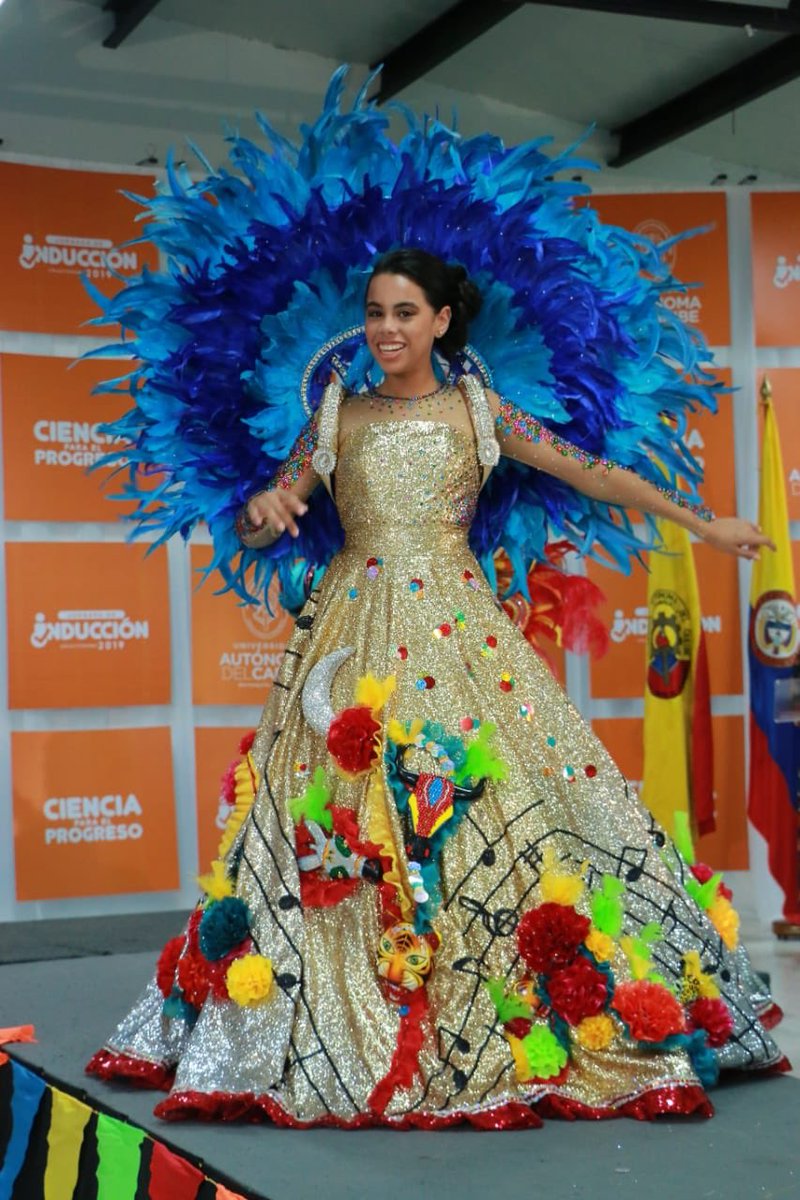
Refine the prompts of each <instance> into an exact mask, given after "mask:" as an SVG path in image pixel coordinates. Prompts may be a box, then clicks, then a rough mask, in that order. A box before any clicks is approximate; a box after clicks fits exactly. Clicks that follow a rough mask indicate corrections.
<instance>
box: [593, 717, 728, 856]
mask: <svg viewBox="0 0 800 1200" xmlns="http://www.w3.org/2000/svg"><path fill="white" fill-rule="evenodd" d="M711 725H712V730H713V738H714V806H715V809H716V814H717V828H716V830H715V832H714V833H709V834H707V835H706V836H705V837H702V838H699V839H698V842H697V857H698V858H699V859H701V860H702V861H704V862H707V863H708V864H709V865H710V866H712V867H713V868H714V869H715V870H716V869H719V870H721V871H742V870H746V869H747V866H748V863H749V860H748V852H747V812H746V809H745V797H744V720H743V718H742V717H736V716H730V717H712V719H711ZM592 729H593V730H594V732H595V733H596V734H597V736H598V737H599V738H600V741H601V742H602V743H603V745H604V746H606V748H607V749H608V751H609V753H610V754H611V757H612V758H613V759H614V761H615V762H616V764H617V766H618V767H619V769H620V770H621V771H622V773H623V775H624V776H625V777H626V779H629V780H630V781H631V783H633V785H634V786H635V787H636V788H637V790H639V791H641V780H642V755H643V746H642V720H641V718H640V717H603V718H595V720H593V721H592Z"/></svg>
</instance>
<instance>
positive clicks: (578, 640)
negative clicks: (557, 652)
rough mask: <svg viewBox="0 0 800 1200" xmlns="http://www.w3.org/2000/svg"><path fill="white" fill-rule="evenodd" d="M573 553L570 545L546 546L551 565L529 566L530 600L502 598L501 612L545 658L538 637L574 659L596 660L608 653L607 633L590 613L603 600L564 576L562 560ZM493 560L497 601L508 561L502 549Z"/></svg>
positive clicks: (506, 580)
mask: <svg viewBox="0 0 800 1200" xmlns="http://www.w3.org/2000/svg"><path fill="white" fill-rule="evenodd" d="M574 549H575V547H574V546H573V545H572V543H571V542H567V541H559V542H551V543H550V544H549V545H548V546H547V557H548V559H549V561H550V564H551V565H550V566H547V565H546V564H545V563H534V564H533V566H532V567H531V569H530V571H529V572H528V591H529V593H530V597H531V598H530V600H527V599H526V598H525V597H524V596H523V595H522V594H521V592H515V593H513V594H511V595H509V596H505V597H504V599H503V608H504V609H505V611H506V612H507V613H508V615H509V616H510V617H511V620H512V621H513V622H514V624H515V625H517V626H519V628H520V629H521V630H522V632H523V633H524V635H525V637H526V638H527V640H528V641H529V642H530V644H531V645H532V646H533V647H534V649H535V650H538V651H539V653H540V654H542V655H543V657H545V658H546V657H547V655H546V654H545V652H544V649H543V647H542V645H541V639H542V638H543V637H546V638H549V639H550V641H554V642H555V643H556V645H558V646H563V647H564V649H565V650H571V651H572V652H573V653H575V654H585V653H587V652H588V653H590V654H591V655H592V657H593V658H600V657H601V656H602V655H603V654H605V652H606V651H607V649H608V645H609V635H608V630H607V629H606V627H605V625H604V624H603V622H602V621H601V620H600V618H599V617H598V616H597V615H596V613H595V611H594V610H595V609H596V608H597V607H598V606H599V605H600V604H602V603H603V601H604V600H605V596H604V595H603V593H602V592H601V590H600V588H599V587H597V585H596V584H594V583H592V581H591V580H590V579H587V578H586V577H585V576H584V575H565V574H564V572H563V571H562V570H561V569H560V567H559V564H560V563H561V562H562V560H563V559H564V557H565V555H566V554H568V553H569V551H570V550H574ZM494 561H495V570H496V571H497V590H498V594H499V595H500V596H503V595H504V593H505V592H507V591H508V589H509V587H510V586H511V578H512V573H513V572H512V569H511V562H510V560H509V558H508V555H507V554H505V552H504V551H502V550H501V551H499V552H498V553H497V554H496V555H495V560H494Z"/></svg>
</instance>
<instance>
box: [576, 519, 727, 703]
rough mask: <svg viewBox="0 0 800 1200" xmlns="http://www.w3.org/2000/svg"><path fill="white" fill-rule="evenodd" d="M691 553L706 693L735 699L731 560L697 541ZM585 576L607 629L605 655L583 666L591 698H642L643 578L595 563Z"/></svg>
mask: <svg viewBox="0 0 800 1200" xmlns="http://www.w3.org/2000/svg"><path fill="white" fill-rule="evenodd" d="M693 549H694V560H695V567H696V569H697V583H698V587H699V590H700V606H701V610H702V613H703V628H704V630H705V632H706V645H707V649H708V666H709V675H710V678H711V692H712V695H715V696H720V695H738V694H739V693H740V692H741V690H742V651H741V635H740V628H739V577H738V572H737V567H736V559H735V558H733V557H732V556H728V555H722V554H719V553H718V552H716V551H714V550H711V549H709V547H708V546H704V545H703V544H702V543H696V544H695V545H694V546H693ZM646 557H647V556H645V558H646ZM588 574H589V578H590V579H592V580H593V581H594V582H595V583H596V584H597V586H598V587H600V588H602V590H603V591H604V592H605V596H606V600H605V603H604V604H603V605H602V606H601V608H599V609H598V615H599V616H600V618H601V620H603V621H605V622H606V624H607V626H608V628H609V630H610V631H611V644H610V647H609V650H608V653H607V654H606V655H605V656H604V657H603V658H599V659H596V660H594V661H593V662H592V663H591V665H590V668H589V670H590V680H591V693H592V696H594V697H598V698H599V697H605V698H608V699H623V698H624V699H629V698H631V697H640V696H643V695H644V682H645V642H646V638H647V575H646V574H645V572H644V571H643V570H642V569H641V568H640V567H634V569H633V572H632V573H631V575H620V574H619V573H618V572H616V571H610V570H608V569H606V568H605V567H601V566H598V565H597V564H596V563H589V564H588Z"/></svg>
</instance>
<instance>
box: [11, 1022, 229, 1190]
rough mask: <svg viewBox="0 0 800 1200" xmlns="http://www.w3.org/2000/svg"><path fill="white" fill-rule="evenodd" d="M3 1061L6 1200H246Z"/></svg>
mask: <svg viewBox="0 0 800 1200" xmlns="http://www.w3.org/2000/svg"><path fill="white" fill-rule="evenodd" d="M0 1032H1V1031H0ZM3 1057H5V1061H4V1062H0V1200H31V1197H33V1196H38V1197H42V1198H43V1200H78V1197H80V1200H246V1197H245V1196H243V1195H242V1194H241V1193H239V1192H232V1191H231V1190H230V1189H229V1188H227V1187H225V1186H224V1185H223V1184H221V1183H218V1182H216V1181H214V1180H212V1179H210V1178H209V1177H208V1176H207V1175H205V1174H204V1172H203V1171H201V1170H200V1168H199V1167H197V1166H196V1165H195V1164H194V1163H192V1162H190V1161H189V1160H188V1159H186V1158H183V1157H182V1156H181V1155H180V1154H176V1153H175V1151H173V1150H171V1149H170V1148H169V1147H168V1146H165V1145H164V1144H163V1142H159V1141H156V1140H155V1139H154V1138H151V1137H150V1135H149V1134H147V1133H145V1131H144V1130H143V1129H139V1128H137V1127H136V1126H135V1125H131V1124H129V1123H128V1122H127V1121H120V1120H118V1119H117V1118H116V1117H112V1116H109V1115H108V1114H107V1113H103V1112H98V1111H97V1110H95V1109H93V1108H92V1107H91V1106H90V1105H88V1104H86V1103H84V1101H82V1100H79V1099H78V1098H77V1097H75V1096H72V1095H70V1094H69V1093H67V1092H62V1091H61V1090H60V1089H59V1088H57V1087H54V1086H53V1085H52V1084H50V1083H48V1082H47V1081H46V1080H45V1079H43V1078H42V1077H41V1076H40V1075H38V1074H37V1073H36V1072H35V1071H32V1070H30V1069H29V1068H28V1067H24V1066H23V1065H22V1064H21V1063H19V1062H17V1061H16V1060H15V1059H13V1058H9V1057H7V1056H3Z"/></svg>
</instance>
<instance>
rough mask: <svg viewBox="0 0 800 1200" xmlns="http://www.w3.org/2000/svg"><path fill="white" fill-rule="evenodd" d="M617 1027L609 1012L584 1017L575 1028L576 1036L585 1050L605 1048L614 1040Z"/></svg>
mask: <svg viewBox="0 0 800 1200" xmlns="http://www.w3.org/2000/svg"><path fill="white" fill-rule="evenodd" d="M616 1032H617V1031H616V1027H615V1025H614V1022H613V1021H612V1020H611V1017H609V1015H608V1014H607V1013H598V1014H597V1016H594V1017H584V1019H583V1020H582V1021H581V1023H580V1025H578V1026H577V1028H576V1030H575V1036H576V1038H577V1039H578V1041H579V1042H580V1044H581V1046H583V1048H584V1050H605V1049H606V1048H607V1047H608V1046H610V1045H611V1043H612V1042H613V1040H614V1036H615V1034H616Z"/></svg>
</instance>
